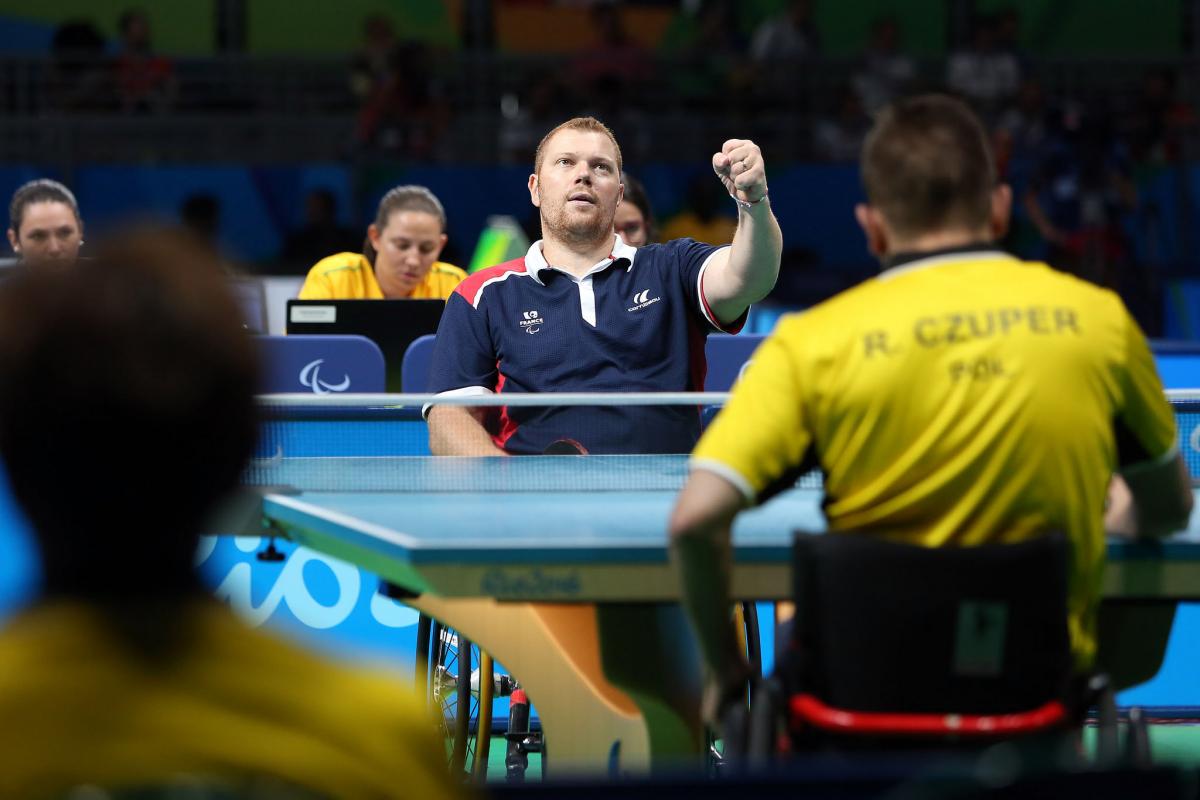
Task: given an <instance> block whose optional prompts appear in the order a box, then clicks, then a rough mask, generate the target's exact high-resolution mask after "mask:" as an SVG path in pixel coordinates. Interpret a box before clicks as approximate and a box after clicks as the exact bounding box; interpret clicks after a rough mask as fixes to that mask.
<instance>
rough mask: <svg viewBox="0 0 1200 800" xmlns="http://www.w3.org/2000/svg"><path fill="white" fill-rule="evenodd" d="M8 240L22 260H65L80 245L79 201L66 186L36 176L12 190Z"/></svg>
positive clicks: (81, 232) (68, 260)
mask: <svg viewBox="0 0 1200 800" xmlns="http://www.w3.org/2000/svg"><path fill="white" fill-rule="evenodd" d="M8 219H9V222H8V244H9V246H10V247H12V249H13V253H15V254H16V256H17V258H19V259H21V260H22V261H42V262H46V261H53V262H62V263H68V262H72V261H74V260H75V259H76V258H77V257H78V256H79V248H80V246H82V245H83V220H82V219H81V218H80V216H79V204H78V203H77V202H76V201H75V195H74V194H72V193H71V190H70V189H68V188H67V187H66V186H63V185H62V184H61V183H59V182H58V181H52V180H49V179H48V178H39V179H37V180H32V181H29V182H28V183H26V184H24V185H22V186H21V187H20V188H18V189H17V191H15V192H13V196H12V201H11V202H10V203H9V207H8Z"/></svg>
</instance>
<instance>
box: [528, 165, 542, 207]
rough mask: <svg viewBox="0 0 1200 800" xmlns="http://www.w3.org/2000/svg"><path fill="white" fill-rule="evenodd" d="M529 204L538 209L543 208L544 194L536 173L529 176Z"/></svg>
mask: <svg viewBox="0 0 1200 800" xmlns="http://www.w3.org/2000/svg"><path fill="white" fill-rule="evenodd" d="M529 202H531V203H533V204H534V205H535V206H537V207H538V208H541V207H542V192H541V187H540V186H538V177H537V173H536V172H535V173H533V174H532V175H530V176H529Z"/></svg>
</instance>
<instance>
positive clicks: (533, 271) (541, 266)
mask: <svg viewBox="0 0 1200 800" xmlns="http://www.w3.org/2000/svg"><path fill="white" fill-rule="evenodd" d="M613 240H614V241H613V247H612V252H611V253H609V254H608V257H607V258H605V259H602V260H600V261H597V262H596V263H595V264H593V265H592V268H591V269H589V270H588V271H587V273H585V274H591V273H594V272H600V271H601V270H604V269H607V268H608V266H609V265H611V264H612V263H613V262H616V261H620V260H622V259H624V260H625V261H628V262H629V269H632V268H633V259H634V256H636V255H637V248H636V247H632V246H630V245H627V244H625V240H624V239H622V238H621V236H620V234H616V233H614V234H613ZM547 269H555V267H552V266H550V264H549V262H547V261H546V256H545V254H544V253H543V252H542V240H541V239H538V240H537V241H536V242H534V243H533V244H531V245H529V250H528V251H527V252H526V253H525V271H526V272H527V273H528V274H529V277H531V278H533V279H534V280H535V281H537V282H538V283H540V284H542V285H545V284H544V282H543V281H542V277H541V272H542V270H547Z"/></svg>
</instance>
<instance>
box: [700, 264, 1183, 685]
mask: <svg viewBox="0 0 1200 800" xmlns="http://www.w3.org/2000/svg"><path fill="white" fill-rule="evenodd" d="M1174 455H1175V417H1174V414H1173V413H1172V412H1171V407H1170V405H1169V404H1168V403H1167V401H1166V399H1165V396H1164V394H1163V389H1162V385H1161V383H1160V382H1159V380H1158V376H1157V373H1156V372H1155V368H1154V361H1153V359H1152V357H1151V355H1150V351H1149V349H1148V348H1147V346H1146V341H1145V339H1144V337H1143V336H1142V334H1141V332H1140V331H1139V330H1138V327H1137V324H1136V323H1135V322H1134V321H1133V319H1132V318H1131V317H1130V316H1129V314H1128V312H1127V311H1126V310H1125V307H1124V305H1122V303H1121V301H1120V299H1119V298H1118V297H1117V296H1116V295H1114V294H1113V293H1112V292H1110V291H1107V290H1104V289H1100V288H1098V287H1096V286H1093V285H1091V284H1088V283H1085V282H1083V281H1080V280H1078V279H1076V278H1073V277H1071V276H1069V275H1065V274H1063V273H1059V272H1055V271H1054V270H1052V269H1050V268H1049V267H1047V266H1046V265H1044V264H1033V263H1025V262H1021V261H1018V260H1017V259H1015V258H1013V257H1011V256H1008V255H1006V254H1004V253H1002V252H999V251H996V250H990V249H972V251H969V252H954V253H944V254H936V253H930V254H925V255H924V256H923V257H920V258H917V259H914V260H912V261H906V262H903V263H900V264H897V265H896V266H893V267H892V268H891V269H889V270H886V271H885V272H884V273H883V274H882V275H880V276H879V277H878V278H875V279H874V280H870V281H867V282H866V283H864V284H862V285H860V286H858V287H857V288H855V289H852V290H850V291H848V292H846V293H844V294H842V295H840V296H838V297H836V298H834V299H833V300H830V301H829V302H827V303H824V304H822V305H820V306H817V307H816V308H814V309H812V310H810V311H808V312H806V313H803V314H799V315H795V316H791V317H787V318H785V319H784V320H783V321H782V322H781V323H780V325H779V327H778V328H777V330H776V332H775V334H774V335H772V336H771V337H770V338H769V339H767V340H766V341H765V342H764V343H763V345H762V346H761V347H760V348H759V349H758V351H757V352H756V353H755V355H754V358H753V361H752V362H751V364H750V366H749V367H748V368H747V370H746V373H745V376H744V377H743V378H742V380H741V382H740V383H739V384H738V386H737V389H736V391H735V392H734V395H733V397H732V399H731V400H730V403H729V405H728V406H727V407H726V408H725V409H724V410H723V411H722V412H721V414H720V415H718V417H717V419H716V420H715V421H714V423H713V424H712V425H711V426H710V427H709V429H708V431H707V432H706V433H705V435H704V437H703V438H702V439H701V441H700V443H699V444H698V445H697V447H696V450H695V452H694V454H693V459H694V461H693V463H694V465H695V466H697V467H701V468H705V469H710V470H713V471H715V472H717V473H718V474H719V475H721V476H723V477H725V478H727V479H728V480H729V481H731V482H732V483H733V484H734V485H735V486H737V487H738V489H739V490H740V491H741V492H742V493H743V495H744V496H745V499H746V501H747V502H750V503H757V502H761V501H762V500H764V499H765V498H766V495H769V493H770V490H771V489H772V488H775V487H780V486H781V485H782V484H784V483H786V482H788V481H789V479H790V481H791V482H794V481H795V477H796V474H797V471H798V470H800V469H803V468H806V467H812V466H817V465H819V466H820V467H821V468H822V469H823V471H824V473H825V494H826V497H825V504H824V509H825V514H826V516H827V517H828V522H829V527H830V529H831V530H833V531H839V530H855V531H866V532H874V533H877V534H878V535H881V536H884V537H887V538H892V539H896V540H898V541H903V542H910V543H920V544H925V545H929V546H931V547H932V546H940V545H975V544H983V543H985V542H1006V541H1018V540H1021V539H1026V538H1029V537H1031V536H1037V535H1041V534H1044V533H1045V532H1047V531H1052V530H1061V531H1064V532H1066V533H1067V535H1068V537H1069V538H1070V539H1071V542H1072V545H1073V548H1074V560H1073V564H1074V569H1075V574H1074V575H1073V576H1072V580H1071V599H1070V611H1071V617H1070V627H1071V635H1072V641H1073V643H1074V646H1075V650H1076V653H1077V655H1078V657H1079V660H1080V662H1081V663H1090V661H1091V657H1092V655H1093V654H1094V652H1095V622H1096V610H1097V604H1098V601H1099V590H1100V579H1101V573H1102V570H1103V566H1104V553H1105V542H1104V526H1103V512H1104V502H1105V491H1106V489H1107V487H1108V482H1109V479H1110V478H1111V476H1112V474H1113V472H1114V470H1116V469H1118V468H1136V466H1137V465H1139V464H1143V463H1146V462H1150V463H1153V462H1158V461H1162V460H1164V459H1171V458H1173V457H1174Z"/></svg>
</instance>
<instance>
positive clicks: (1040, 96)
mask: <svg viewBox="0 0 1200 800" xmlns="http://www.w3.org/2000/svg"><path fill="white" fill-rule="evenodd" d="M1048 113H1049V112H1048V110H1047V108H1046V96H1045V92H1044V91H1042V84H1041V83H1040V82H1039V81H1038V80H1037V79H1036V78H1026V79H1025V80H1023V81H1021V86H1020V88H1019V89H1018V90H1017V97H1016V101H1015V102H1014V103H1013V105H1011V106H1010V107H1009V108H1008V109H1007V110H1005V111H1004V112H1003V113H1001V114H1000V118H999V119H998V120H997V122H996V130H997V131H1002V132H1003V134H1004V135H1005V136H1007V137H1008V139H1009V141H1010V142H1011V148H1012V156H1013V158H1017V159H1026V158H1031V157H1034V156H1037V155H1038V154H1040V152H1041V150H1042V148H1043V147H1044V146H1045V145H1046V142H1047V137H1048V134H1047V126H1046V116H1047V114H1048Z"/></svg>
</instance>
